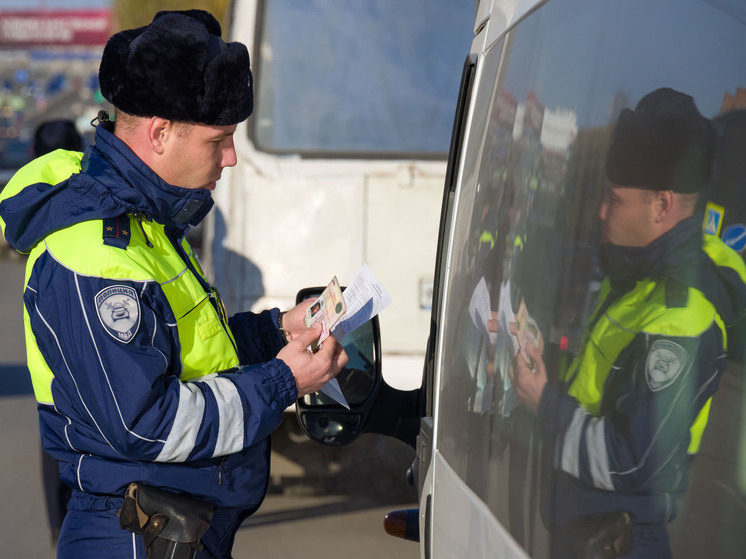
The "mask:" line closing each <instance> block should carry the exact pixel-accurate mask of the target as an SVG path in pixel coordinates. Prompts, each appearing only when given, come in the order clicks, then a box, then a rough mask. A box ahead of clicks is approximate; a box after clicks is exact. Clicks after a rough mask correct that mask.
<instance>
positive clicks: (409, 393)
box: [365, 382, 422, 448]
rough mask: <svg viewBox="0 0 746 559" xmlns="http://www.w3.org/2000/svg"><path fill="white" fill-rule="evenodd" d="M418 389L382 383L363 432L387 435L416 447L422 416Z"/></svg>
mask: <svg viewBox="0 0 746 559" xmlns="http://www.w3.org/2000/svg"><path fill="white" fill-rule="evenodd" d="M420 390H421V389H419V388H418V389H416V390H397V389H395V388H391V387H390V386H389V385H388V384H386V383H385V382H384V383H382V384H381V388H380V390H379V392H378V395H377V397H376V403H375V404H374V405H373V406H372V409H371V415H370V417H369V419H368V423H367V425H366V426H365V432H366V433H379V434H381V435H388V436H390V437H394V438H396V439H399V440H400V441H402V442H404V443H406V444H408V445H409V446H411V447H412V448H416V442H417V434H418V433H419V432H420V420H421V418H422V414H421V412H420ZM379 402H380V404H379Z"/></svg>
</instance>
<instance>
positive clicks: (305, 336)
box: [277, 307, 347, 398]
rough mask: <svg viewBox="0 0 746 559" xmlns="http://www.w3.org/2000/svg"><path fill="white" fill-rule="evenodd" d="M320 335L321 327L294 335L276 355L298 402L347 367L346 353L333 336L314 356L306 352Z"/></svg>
mask: <svg viewBox="0 0 746 559" xmlns="http://www.w3.org/2000/svg"><path fill="white" fill-rule="evenodd" d="M296 308H297V307H296ZM320 335H321V325H320V324H313V325H312V326H311V327H310V328H306V329H305V330H303V331H302V332H300V333H299V334H297V335H296V336H295V337H294V338H293V339H292V340H290V341H289V342H288V344H287V345H286V346H285V347H284V348H282V349H281V350H280V353H278V354H277V358H278V359H281V360H282V361H283V362H284V363H285V364H286V365H287V366H288V367H290V370H291V371H292V373H293V376H294V377H295V384H296V386H297V387H298V397H299V398H300V397H302V396H305V395H306V394H311V393H312V392H316V391H317V390H319V389H320V388H321V387H322V386H324V385H325V384H326V383H327V382H329V381H330V380H331V379H333V378H334V377H336V376H337V373H339V371H340V370H341V369H342V368H343V367H344V366H345V365H346V364H347V353H345V350H344V348H343V347H342V345H341V344H340V343H339V342H337V340H336V339H334V336H329V337H328V338H327V339H326V340H324V343H322V344H321V347H320V348H319V349H318V351H316V353H312V352H311V351H309V350H308V346H310V345H311V342H313V341H314V340H315V339H317V338H318V337H319V336H320Z"/></svg>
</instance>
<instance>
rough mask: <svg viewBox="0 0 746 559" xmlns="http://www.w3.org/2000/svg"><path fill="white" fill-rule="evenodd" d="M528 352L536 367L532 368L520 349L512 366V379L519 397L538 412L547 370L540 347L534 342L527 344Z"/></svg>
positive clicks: (532, 409) (529, 407)
mask: <svg viewBox="0 0 746 559" xmlns="http://www.w3.org/2000/svg"><path fill="white" fill-rule="evenodd" d="M526 354H527V355H528V357H529V359H530V360H531V362H532V363H533V365H534V369H533V370H531V367H530V365H529V364H528V363H527V362H526V360H525V359H524V358H523V355H521V352H520V351H519V352H518V354H517V355H516V356H515V360H514V361H513V366H512V367H510V380H511V382H512V383H513V390H515V394H516V396H518V399H519V400H520V401H521V402H522V403H523V405H524V406H526V407H527V408H528V409H529V411H531V412H533V413H536V412H537V411H538V409H539V402H540V401H541V394H542V392H543V391H544V386H545V385H546V383H547V370H546V367H545V366H544V360H543V359H542V356H541V351H540V350H539V348H538V347H536V346H535V345H534V344H526Z"/></svg>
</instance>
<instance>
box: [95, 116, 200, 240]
mask: <svg viewBox="0 0 746 559" xmlns="http://www.w3.org/2000/svg"><path fill="white" fill-rule="evenodd" d="M82 171H84V172H86V173H88V174H89V175H91V176H93V177H94V178H99V177H101V178H103V177H105V176H107V175H111V174H112V171H114V172H115V173H116V174H117V175H119V176H120V177H121V179H120V180H123V181H124V182H126V183H127V184H128V185H129V186H130V187H132V188H133V189H134V190H135V191H136V192H137V193H138V194H140V195H142V197H140V196H136V195H135V196H132V194H134V193H127V192H126V190H119V191H118V192H117V194H119V195H120V196H121V197H122V198H123V199H125V200H128V201H129V202H136V205H137V206H138V210H139V211H140V212H142V213H143V214H144V215H145V217H147V218H149V219H155V220H156V221H158V222H160V223H164V224H166V225H173V226H177V227H179V228H182V229H183V228H185V227H186V226H187V225H197V224H198V223H199V222H200V221H202V219H204V217H205V216H206V215H207V213H208V212H209V211H210V209H211V208H212V205H213V201H212V197H211V195H210V191H209V190H203V189H190V188H182V187H180V186H174V185H172V184H169V183H167V182H166V181H164V180H163V179H161V178H160V177H159V176H158V175H157V174H155V172H153V170H152V169H150V167H148V166H147V165H145V163H143V162H142V160H141V159H140V158H138V157H137V156H136V155H135V154H134V152H133V151H132V150H131V149H130V148H129V147H128V146H127V144H125V143H124V142H123V141H122V140H120V139H119V138H117V137H116V136H115V135H114V134H112V133H111V132H110V131H109V130H108V129H107V125H105V124H101V125H99V126H98V127H97V128H96V145H95V147H92V148H89V150H88V151H87V152H86V155H85V157H84V158H83V161H82ZM104 182H106V181H104Z"/></svg>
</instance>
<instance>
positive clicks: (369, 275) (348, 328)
mask: <svg viewBox="0 0 746 559" xmlns="http://www.w3.org/2000/svg"><path fill="white" fill-rule="evenodd" d="M342 297H343V298H344V303H345V306H346V307H347V311H346V312H345V314H343V315H342V316H341V317H340V318H339V320H338V321H337V323H336V325H335V326H334V327H333V328H332V335H333V336H334V337H335V338H336V339H337V340H338V341H340V342H341V341H342V338H344V337H345V336H346V335H347V334H349V333H350V332H352V331H353V330H355V329H357V328H358V327H360V326H362V325H363V324H365V323H366V322H368V321H369V320H371V319H372V318H373V317H374V316H376V315H377V314H378V313H379V312H381V311H382V310H383V309H385V308H386V307H387V306H388V305H389V304H391V297H389V294H388V293H387V292H386V290H385V289H384V287H383V285H382V284H381V282H380V281H378V278H377V277H376V276H375V274H374V273H373V271H372V270H371V269H370V268H369V267H368V265H367V264H363V267H362V268H360V271H359V272H358V273H357V276H355V279H353V280H352V282H350V285H348V286H347V288H345V290H344V292H343V293H342ZM320 392H321V393H322V394H325V395H326V396H329V397H330V398H331V399H333V400H334V401H335V402H337V403H339V404H341V405H342V406H344V407H345V408H347V409H350V405H349V404H348V403H347V399H346V398H345V397H344V394H343V393H342V390H341V388H340V386H339V382H338V381H337V379H332V380H330V381H329V382H327V383H326V384H325V385H324V386H322V387H321V390H320Z"/></svg>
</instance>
